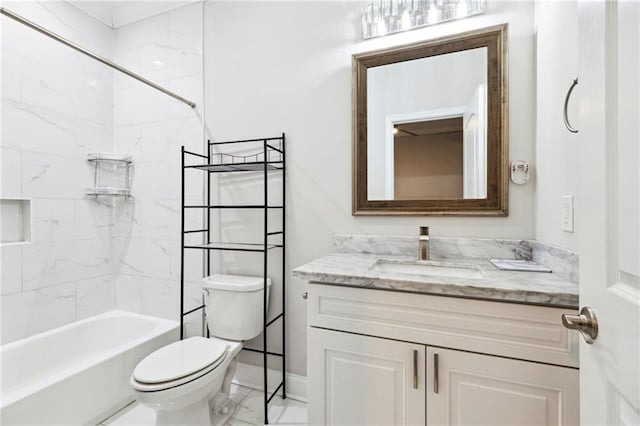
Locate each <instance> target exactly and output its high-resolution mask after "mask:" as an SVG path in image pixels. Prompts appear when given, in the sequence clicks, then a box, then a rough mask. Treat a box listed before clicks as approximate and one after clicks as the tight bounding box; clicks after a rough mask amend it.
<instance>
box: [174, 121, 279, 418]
mask: <svg viewBox="0 0 640 426" xmlns="http://www.w3.org/2000/svg"><path fill="white" fill-rule="evenodd" d="M260 143H261V144H262V149H261V150H259V152H257V153H255V154H252V155H233V154H225V153H220V152H212V150H213V149H220V148H223V147H224V146H225V145H227V146H228V145H233V146H237V145H236V144H254V145H255V144H260ZM187 159H189V160H191V161H193V160H195V161H199V162H200V164H187V163H188V162H189V163H190V162H191V161H187ZM204 160H206V162H205V163H202V162H203V161H204ZM189 169H193V170H195V171H204V172H206V180H207V190H206V204H203V205H185V172H186V171H187V170H189ZM237 172H245V173H246V172H253V173H256V172H262V173H263V179H264V191H263V192H264V194H263V195H264V202H263V203H262V204H244V205H234V204H230V205H227V204H212V199H211V198H212V197H211V175H212V174H213V173H237ZM270 172H281V173H282V205H277V206H276V205H269V204H268V200H269V189H268V182H269V174H270ZM285 172H286V163H285V134H284V133H283V134H282V136H279V137H274V138H259V139H245V140H235V141H225V142H211V141H207V153H206V155H202V154H198V153H195V152H190V151H186V150H185V149H184V146H183V147H182V181H181V182H182V185H181V186H182V193H181V198H182V202H181V204H182V214H181V248H182V249H181V258H180V339H184V319H185V317H186V316H187V315H190V314H193V313H194V312H197V311H201V314H202V316H203V322H204V315H205V310H204V307H205V306H204V304H202V305H200V306H197V307H195V308H193V309H190V310H188V311H185V309H184V254H185V250H205V251H206V262H205V275H206V276H209V275H210V274H211V251H213V250H220V251H239V252H256V253H262V256H263V275H262V276H263V278H264V284H263V285H264V287H263V288H264V292H263V310H262V312H263V314H262V349H254V348H246V347H243V350H245V351H250V352H257V353H261V354H262V362H263V367H264V368H263V384H264V420H265V424H268V423H269V417H268V409H269V403H270V402H271V400H272V399H273V397H274V396H275V395H276V394H277V393H278V391H280V389H282V396H283V398H286V397H287V390H286V383H285V371H286V370H285V365H286V356H285V349H286V339H285V311H286V309H285V307H286V276H285V251H284V250H285V241H286V239H285V236H286V235H285V228H286V226H285V225H286V203H285V201H286V199H285V191H286V183H285V182H286V179H285ZM187 209H202V210H205V211H206V213H205V215H204V218H205V220H204V222H205V226H204V227H203V228H201V229H191V230H185V211H186V210H187ZM214 209H262V210H264V228H263V242H262V243H229V242H214V241H211V231H212V228H211V211H212V210H214ZM272 209H282V224H281V225H282V229H281V230H277V231H272V232H269V227H268V226H269V216H268V212H269V210H272ZM186 234H203V238H202V243H201V244H185V235H186ZM276 235H280V236H281V237H282V238H281V243H280V244H276V243H272V242H271V241H270V240H271V238H270V237H274V236H276ZM273 249H281V250H282V252H281V256H282V312H281V313H279V314H278V315H276V316H275V317H273V318H271V319H270V320H269V319H268V318H267V314H268V312H267V278H268V272H269V271H268V253H269V252H270V251H271V250H273ZM278 320H281V321H282V353H277V352H270V351H268V350H267V329H268V327H269V326H271V325H272V324H274V323H275V322H276V321H278ZM208 335H209V330H208V329H207V337H208ZM269 356H274V357H279V358H281V360H282V380H281V382H280V383H279V384H278V386H277V387H276V389H275V390H274V391H273V393H271V394H269V391H268V389H269V387H268V385H267V370H268V363H267V360H268V357H269Z"/></svg>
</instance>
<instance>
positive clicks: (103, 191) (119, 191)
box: [86, 187, 131, 197]
mask: <svg viewBox="0 0 640 426" xmlns="http://www.w3.org/2000/svg"><path fill="white" fill-rule="evenodd" d="M86 195H89V196H99V195H109V196H118V197H130V196H131V190H130V189H129V188H108V187H98V188H89V189H87V191H86Z"/></svg>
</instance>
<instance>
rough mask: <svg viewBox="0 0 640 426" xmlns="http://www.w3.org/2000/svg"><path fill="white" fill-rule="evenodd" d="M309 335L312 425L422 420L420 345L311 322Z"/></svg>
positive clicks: (422, 355) (382, 424)
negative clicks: (330, 328)
mask: <svg viewBox="0 0 640 426" xmlns="http://www.w3.org/2000/svg"><path fill="white" fill-rule="evenodd" d="M307 338H308V342H309V357H308V363H309V365H310V366H313V367H312V368H310V369H309V373H308V377H307V378H308V380H309V382H310V383H313V386H309V387H308V391H307V396H308V400H309V401H314V403H313V404H309V407H308V409H309V419H310V420H311V421H310V424H324V425H336V426H338V425H345V426H347V425H380V426H386V425H418V424H422V425H423V424H425V407H426V406H425V403H426V399H425V390H426V388H425V382H424V379H425V370H424V367H425V363H424V362H425V352H426V347H425V346H424V345H416V344H413V343H406V342H398V341H394V340H387V339H381V338H377V337H369V336H360V335H357V334H350V333H343V332H339V331H331V330H323V329H320V328H313V327H312V328H309V333H308V335H307ZM315 402H317V403H315Z"/></svg>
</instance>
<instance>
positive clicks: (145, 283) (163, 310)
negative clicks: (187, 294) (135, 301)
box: [142, 277, 180, 321]
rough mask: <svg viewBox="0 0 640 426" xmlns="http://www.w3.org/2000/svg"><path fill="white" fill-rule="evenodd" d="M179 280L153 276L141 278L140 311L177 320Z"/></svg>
mask: <svg viewBox="0 0 640 426" xmlns="http://www.w3.org/2000/svg"><path fill="white" fill-rule="evenodd" d="M179 312H180V282H179V281H176V280H165V279H158V278H153V277H144V278H143V279H142V313H143V314H146V315H153V316H157V317H161V318H166V319H171V320H176V321H177V320H179Z"/></svg>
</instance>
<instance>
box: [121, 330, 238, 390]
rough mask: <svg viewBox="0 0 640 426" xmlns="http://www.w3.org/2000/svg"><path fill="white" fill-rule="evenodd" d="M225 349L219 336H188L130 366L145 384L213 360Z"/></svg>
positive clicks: (180, 374)
mask: <svg viewBox="0 0 640 426" xmlns="http://www.w3.org/2000/svg"><path fill="white" fill-rule="evenodd" d="M226 350H227V344H226V343H225V342H224V341H221V340H218V339H206V338H204V337H190V338H188V339H185V340H180V341H178V342H174V343H172V344H170V345H167V346H165V347H163V348H160V349H158V350H157V351H155V352H153V353H152V354H150V355H148V356H147V357H146V358H144V359H143V360H142V361H140V363H138V365H137V366H136V368H135V370H133V378H134V379H135V380H136V381H137V382H139V383H147V384H155V383H163V382H170V381H175V380H178V379H181V378H183V377H187V376H190V375H192V374H193V373H196V372H198V371H200V370H202V369H205V368H207V367H208V366H210V365H211V364H214V363H215V362H216V361H218V360H219V359H220V358H222V356H223V355H224V354H225V352H226Z"/></svg>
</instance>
